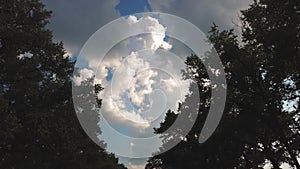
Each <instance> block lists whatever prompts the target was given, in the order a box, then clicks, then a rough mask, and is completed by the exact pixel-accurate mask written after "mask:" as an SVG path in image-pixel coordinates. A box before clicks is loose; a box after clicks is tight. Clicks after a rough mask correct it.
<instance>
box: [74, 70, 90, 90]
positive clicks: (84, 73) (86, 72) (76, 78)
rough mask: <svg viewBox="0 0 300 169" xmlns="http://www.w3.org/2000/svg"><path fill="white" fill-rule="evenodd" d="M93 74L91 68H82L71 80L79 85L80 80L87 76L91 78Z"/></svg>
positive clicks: (85, 78)
mask: <svg viewBox="0 0 300 169" xmlns="http://www.w3.org/2000/svg"><path fill="white" fill-rule="evenodd" d="M93 75H94V72H93V70H90V69H87V68H84V69H81V70H80V71H79V76H74V77H73V82H74V84H75V85H76V86H79V85H80V84H81V82H83V81H85V80H87V79H88V78H91V77H92V76H93Z"/></svg>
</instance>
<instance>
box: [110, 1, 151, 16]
mask: <svg viewBox="0 0 300 169" xmlns="http://www.w3.org/2000/svg"><path fill="white" fill-rule="evenodd" d="M115 9H116V10H117V11H118V12H119V13H120V15H121V16H126V15H130V14H133V13H140V12H145V11H147V12H152V7H151V5H150V3H149V1H148V0H129V1H128V0H120V2H119V4H117V5H116V7H115Z"/></svg>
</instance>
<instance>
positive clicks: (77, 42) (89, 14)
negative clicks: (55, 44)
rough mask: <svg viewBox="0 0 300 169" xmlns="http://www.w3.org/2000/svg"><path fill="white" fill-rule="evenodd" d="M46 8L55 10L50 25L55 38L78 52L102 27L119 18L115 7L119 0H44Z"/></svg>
mask: <svg viewBox="0 0 300 169" xmlns="http://www.w3.org/2000/svg"><path fill="white" fill-rule="evenodd" d="M42 2H43V3H44V4H45V5H46V9H48V10H52V11H53V16H52V18H51V19H50V24H49V25H48V27H49V28H50V29H51V30H53V33H54V40H55V41H63V42H64V44H65V47H66V48H67V49H68V50H71V52H72V53H73V54H77V53H78V52H79V50H80V48H81V47H82V45H84V43H85V41H86V40H87V39H88V38H89V37H90V36H91V35H92V34H93V33H94V32H95V31H97V30H98V29H99V28H100V27H102V26H104V25H105V24H106V23H108V22H110V21H112V20H114V19H117V18H118V17H119V14H118V12H117V11H116V10H115V9H114V8H115V6H116V5H117V4H118V2H119V1H118V0H100V1H99V0H89V1H84V0H72V1H66V0H42Z"/></svg>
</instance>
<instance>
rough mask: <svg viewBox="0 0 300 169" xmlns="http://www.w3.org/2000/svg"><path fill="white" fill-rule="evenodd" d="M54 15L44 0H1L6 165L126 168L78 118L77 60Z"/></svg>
mask: <svg viewBox="0 0 300 169" xmlns="http://www.w3.org/2000/svg"><path fill="white" fill-rule="evenodd" d="M50 15H51V12H50V11H47V10H45V9H44V5H43V4H42V3H40V2H39V1H38V0H1V1H0V168H1V169H8V168H15V169H19V168H23V169H25V168H26V169H27V168H28V169H29V168H43V169H46V168H49V169H50V168H51V169H52V168H64V169H66V168H70V169H76V168H82V169H87V168H90V169H92V168H95V169H96V168H105V169H107V168H124V167H123V165H119V164H118V159H116V158H115V157H114V155H111V154H106V152H105V151H104V150H103V149H101V148H100V147H98V146H97V145H96V144H94V143H93V141H92V140H91V139H90V138H89V137H88V136H87V135H86V134H85V132H84V131H83V129H82V128H81V126H80V124H79V122H78V120H77V117H76V114H75V111H74V107H73V103H72V91H71V89H72V87H71V84H72V83H71V76H72V73H73V64H74V63H73V62H70V61H69V59H68V58H67V57H64V56H65V51H64V48H63V44H62V43H54V42H53V41H52V32H51V31H50V30H48V29H46V28H45V26H46V24H47V23H48V18H49V17H50ZM95 120H97V119H95ZM98 132H100V129H99V131H98Z"/></svg>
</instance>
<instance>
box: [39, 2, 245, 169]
mask: <svg viewBox="0 0 300 169" xmlns="http://www.w3.org/2000/svg"><path fill="white" fill-rule="evenodd" d="M42 2H44V3H45V5H46V8H47V9H50V10H52V11H53V17H52V18H51V19H50V24H49V25H48V28H49V29H51V30H53V34H54V40H55V41H63V42H64V46H65V49H66V51H67V53H68V54H69V55H70V56H71V57H74V58H76V57H77V56H78V55H79V52H80V50H81V49H82V47H83V45H84V44H85V42H86V41H87V40H88V39H89V38H90V37H91V36H92V35H93V34H94V33H95V32H96V31H97V30H98V29H99V28H101V27H102V26H104V25H106V24H107V23H109V22H111V21H113V20H115V19H117V18H119V17H120V16H126V15H132V14H134V13H139V12H152V11H153V12H163V13H170V14H173V15H177V16H179V17H182V18H184V19H186V20H188V21H190V22H191V23H193V24H195V25H196V26H197V27H198V28H200V29H201V30H202V31H203V32H205V33H207V32H208V31H209V29H210V27H211V26H212V24H213V23H216V24H217V25H219V27H220V28H221V29H231V28H233V29H235V31H236V33H237V34H240V31H239V29H238V28H237V26H236V25H239V19H238V17H239V16H240V13H239V11H240V10H241V9H246V8H247V7H248V5H249V4H250V2H251V1H250V0H199V1H195V0H101V1H99V0H90V1H88V2H87V1H83V0H72V1H66V0H65V1H61V0H42ZM125 19H126V23H128V24H132V25H135V29H139V30H140V29H141V30H148V29H149V28H154V29H155V31H157V30H159V32H160V33H161V35H159V36H157V35H154V34H149V35H145V36H142V35H141V36H136V37H132V38H129V39H125V40H124V41H121V42H119V43H118V44H116V45H115V46H114V47H113V48H112V49H111V50H110V51H109V52H108V53H107V55H106V56H105V59H104V60H103V61H102V64H101V65H98V64H95V63H97V57H85V58H83V59H82V60H81V62H80V64H77V66H78V67H80V76H77V77H75V79H74V80H75V83H76V84H78V85H80V83H81V82H82V81H83V80H84V79H86V78H87V77H91V76H92V75H94V74H95V75H96V79H97V80H98V82H100V83H101V84H103V86H104V87H105V88H106V89H111V90H105V91H104V92H103V93H101V96H99V97H101V98H109V99H104V100H103V107H102V110H103V113H104V114H106V119H108V120H109V122H110V123H111V124H112V126H113V128H114V129H115V130H117V131H119V132H121V133H123V134H125V135H131V136H140V137H147V136H149V135H151V134H153V130H152V128H153V126H155V125H158V124H159V123H158V122H157V121H156V122H153V119H156V118H157V117H160V118H163V117H164V116H160V114H155V113H149V112H162V111H165V109H166V108H171V109H173V110H175V109H176V106H177V103H178V101H182V100H184V96H185V95H186V94H187V93H188V86H189V82H187V81H184V80H182V79H181V78H180V71H179V70H180V68H183V67H184V64H183V62H182V58H180V57H183V56H184V55H188V54H191V53H192V51H191V50H190V49H188V48H187V47H186V46H184V45H182V44H180V43H179V42H177V41H175V40H172V39H169V38H168V36H167V32H168V28H167V27H165V26H164V25H163V24H162V23H161V22H160V21H159V20H158V19H157V18H155V17H142V18H136V17H128V18H125ZM120 29H121V28H120ZM112 36H113V35H112ZM145 49H149V50H145ZM162 51H165V52H164V53H159V52H162ZM168 51H169V53H168ZM170 52H173V53H176V54H177V55H178V56H179V57H172V56H171V54H170ZM161 55H166V56H168V57H165V58H164V57H159V56H161ZM149 58H150V59H149ZM168 58H173V59H171V60H170V59H168ZM165 63H171V64H168V65H171V66H167V67H166V69H165V70H162V69H154V68H153V67H156V68H161V67H163V66H165V65H166V64H165ZM96 72H97V73H96ZM114 79H117V80H118V83H113V82H114ZM127 83H128V84H127ZM124 84H126V85H124ZM178 84H180V85H178ZM106 91H114V92H113V95H112V94H111V93H109V92H106ZM162 91H163V92H162ZM174 91H180V92H174ZM152 104H156V105H159V104H162V105H160V106H155V107H151V105H152ZM149 107H150V108H149ZM161 108H162V110H160V109H161ZM147 110H149V111H147ZM120 112H121V113H120ZM160 120H161V119H160ZM152 122H153V123H152ZM101 125H102V126H101ZM100 127H101V130H102V136H101V139H103V140H104V141H105V142H106V143H107V146H108V151H112V152H113V151H114V148H116V145H118V144H120V143H119V142H118V138H117V137H116V138H112V135H111V133H109V132H107V131H109V126H107V125H105V124H101V123H100ZM160 144H161V143H160V141H159V140H157V142H155V143H154V144H152V145H149V147H147V148H148V149H149V151H150V150H151V149H153V148H155V147H159V145H160ZM135 146H138V143H134V142H130V141H128V142H124V143H122V145H119V147H117V149H124V150H123V151H129V150H128V149H130V148H131V149H130V150H132V153H133V154H134V153H139V152H135V151H134V150H135V149H134V147H135ZM148 149H147V150H143V151H148ZM146 160H147V159H129V158H121V159H120V161H121V162H122V163H124V164H125V165H126V166H127V167H128V168H130V169H140V168H143V167H144V165H145V162H146Z"/></svg>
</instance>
